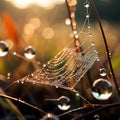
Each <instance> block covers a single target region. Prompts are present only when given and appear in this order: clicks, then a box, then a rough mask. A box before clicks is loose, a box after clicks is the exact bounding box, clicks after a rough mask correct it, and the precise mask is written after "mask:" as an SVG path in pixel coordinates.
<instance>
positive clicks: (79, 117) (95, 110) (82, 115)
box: [72, 102, 120, 120]
mask: <svg viewBox="0 0 120 120" xmlns="http://www.w3.org/2000/svg"><path fill="white" fill-rule="evenodd" d="M118 105H120V102H118V103H113V104H107V105H102V106H100V107H98V108H96V109H95V108H94V110H92V111H90V112H87V113H85V114H80V115H77V117H75V118H73V119H72V120H81V118H85V117H88V116H89V115H94V114H96V113H98V112H99V111H101V110H105V109H108V108H112V107H116V106H118Z"/></svg>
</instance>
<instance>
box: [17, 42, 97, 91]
mask: <svg viewBox="0 0 120 120" xmlns="http://www.w3.org/2000/svg"><path fill="white" fill-rule="evenodd" d="M86 43H87V42H86V41H84V42H83V43H82V44H81V46H82V47H83V46H84V47H86V48H84V50H83V51H82V52H80V53H77V52H76V49H78V47H76V48H70V47H66V48H65V49H63V50H61V51H60V52H59V53H58V54H57V55H56V56H55V57H54V58H52V59H51V60H49V61H48V62H47V63H46V64H44V65H43V66H42V67H40V68H39V69H38V70H36V71H35V72H33V73H32V74H30V75H27V76H26V77H24V78H22V79H19V80H17V82H22V83H24V82H33V83H34V82H38V83H40V84H45V85H50V86H55V87H60V88H65V89H72V88H74V85H75V84H76V83H78V82H79V81H80V80H81V78H82V77H83V76H84V75H85V73H86V72H87V71H88V70H89V69H90V67H91V66H92V65H93V63H94V62H95V60H96V58H97V53H96V52H95V48H94V46H93V45H92V44H89V45H88V46H86ZM81 46H79V47H81Z"/></svg>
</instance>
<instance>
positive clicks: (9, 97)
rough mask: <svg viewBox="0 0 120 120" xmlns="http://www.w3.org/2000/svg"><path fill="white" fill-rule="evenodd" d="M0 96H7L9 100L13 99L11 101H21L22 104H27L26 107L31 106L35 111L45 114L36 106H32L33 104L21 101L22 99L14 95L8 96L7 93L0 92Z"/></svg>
mask: <svg viewBox="0 0 120 120" xmlns="http://www.w3.org/2000/svg"><path fill="white" fill-rule="evenodd" d="M0 97H2V98H7V99H10V100H13V101H16V102H19V103H22V104H24V105H26V106H28V107H31V108H33V109H35V110H37V111H38V112H40V113H42V114H44V115H46V112H44V111H43V110H41V109H39V108H38V107H36V106H33V105H31V104H29V103H27V102H25V101H23V100H20V99H17V98H14V97H11V96H8V95H4V94H0Z"/></svg>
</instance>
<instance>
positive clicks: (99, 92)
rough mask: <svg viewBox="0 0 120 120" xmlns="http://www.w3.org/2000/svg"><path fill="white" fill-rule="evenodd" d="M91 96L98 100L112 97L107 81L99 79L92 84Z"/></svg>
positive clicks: (110, 86)
mask: <svg viewBox="0 0 120 120" xmlns="http://www.w3.org/2000/svg"><path fill="white" fill-rule="evenodd" d="M92 95H93V97H94V98H96V99H98V100H107V99H109V98H110V97H111V95H112V84H111V83H110V82H109V81H108V80H107V79H102V78H99V79H98V80H96V81H95V82H94V83H93V86H92Z"/></svg>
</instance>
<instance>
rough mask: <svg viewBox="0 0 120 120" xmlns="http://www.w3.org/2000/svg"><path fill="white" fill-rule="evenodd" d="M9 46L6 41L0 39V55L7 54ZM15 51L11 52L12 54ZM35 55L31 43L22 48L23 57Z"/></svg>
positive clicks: (31, 57) (14, 53)
mask: <svg viewBox="0 0 120 120" xmlns="http://www.w3.org/2000/svg"><path fill="white" fill-rule="evenodd" d="M8 52H9V47H8V45H7V43H6V42H4V41H0V57H4V56H6V55H7V54H8ZM16 54H17V53H16V52H13V55H16ZM35 56H36V51H35V48H33V47H32V46H31V45H29V46H27V47H26V48H25V49H24V57H25V58H27V59H33V58H35Z"/></svg>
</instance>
